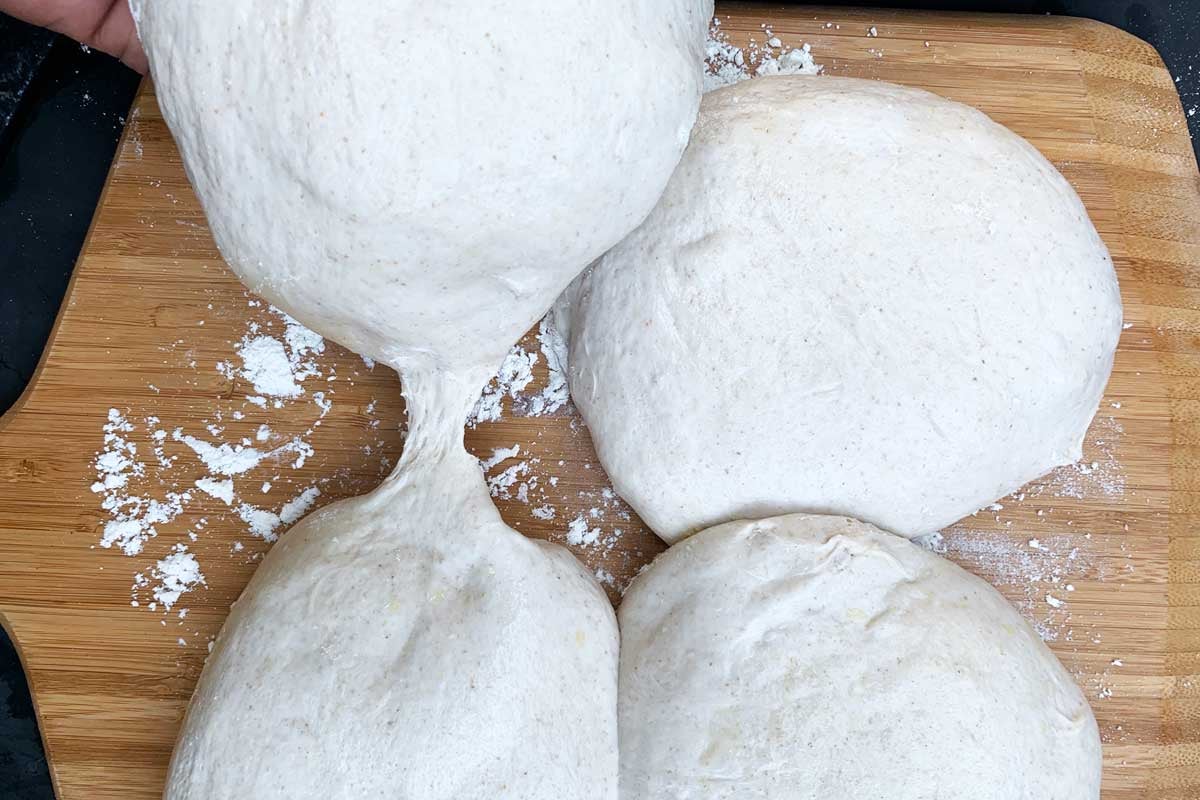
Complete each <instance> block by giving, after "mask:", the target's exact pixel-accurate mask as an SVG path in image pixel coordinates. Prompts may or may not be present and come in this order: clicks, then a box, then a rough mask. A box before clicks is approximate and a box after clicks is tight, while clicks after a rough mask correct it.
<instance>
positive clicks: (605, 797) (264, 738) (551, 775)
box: [164, 451, 618, 800]
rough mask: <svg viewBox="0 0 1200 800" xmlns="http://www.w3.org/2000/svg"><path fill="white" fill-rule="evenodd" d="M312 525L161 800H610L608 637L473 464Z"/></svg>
mask: <svg viewBox="0 0 1200 800" xmlns="http://www.w3.org/2000/svg"><path fill="white" fill-rule="evenodd" d="M455 457H456V458H459V459H461V460H462V461H463V462H465V469H469V470H470V471H472V472H473V473H474V475H470V474H468V473H467V472H465V471H461V475H458V476H457V479H456V480H455V479H453V478H454V476H450V477H451V479H447V476H446V475H445V474H444V473H438V472H437V471H436V470H435V471H431V472H432V473H433V474H432V475H431V478H430V479H429V480H428V481H426V480H425V479H424V478H419V479H418V482H417V484H416V485H413V486H405V487H402V488H401V489H400V490H399V491H396V487H395V483H394V481H396V480H401V481H406V480H408V478H406V477H403V476H402V477H399V478H393V479H391V482H390V484H389V483H385V484H384V487H382V488H381V489H380V490H378V491H377V492H376V493H375V494H373V495H368V496H366V497H362V498H355V499H353V500H348V501H343V502H341V503H337V504H334V505H332V506H330V507H328V508H326V509H323V510H321V511H318V512H317V513H315V514H313V515H310V516H309V517H307V518H306V519H304V520H303V521H302V522H300V523H299V524H298V525H297V526H296V527H295V528H293V529H292V530H291V531H290V532H289V533H288V534H287V535H286V536H284V537H283V538H282V539H281V540H280V541H279V543H278V544H276V545H275V548H274V549H273V550H271V552H270V553H269V554H268V556H267V557H266V558H265V559H264V560H263V563H262V565H261V566H260V567H259V569H258V571H257V572H256V573H255V575H254V578H253V580H252V581H251V582H250V585H249V586H248V587H247V589H246V591H245V592H244V593H243V594H242V597H241V599H239V600H238V602H237V604H236V605H235V606H234V608H233V611H232V613H231V614H230V617H229V619H228V621H227V622H226V623H225V627H224V628H223V629H222V631H221V635H220V637H219V638H218V639H217V643H216V646H215V647H214V649H213V652H212V655H211V656H210V657H209V659H208V663H207V664H206V665H205V668H204V673H203V675H202V677H201V679H200V683H199V685H198V686H197V688H196V693H195V695H194V697H193V699H192V704H191V706H190V708H189V710H188V714H187V717H186V719H185V721H184V726H183V730H182V732H181V734H180V738H179V741H178V744H177V746H176V750H175V755H174V758H173V759H172V763H171V770H170V775H169V779H168V785H167V790H166V793H165V795H164V797H165V798H166V800H241V799H242V798H255V800H363V798H410V800H497V798H522V800H568V799H569V800H615V798H616V786H617V720H616V706H617V647H618V638H617V626H616V619H615V616H614V614H613V610H612V606H611V605H610V603H609V601H608V598H607V597H606V596H605V595H604V593H603V591H602V590H601V589H600V588H599V586H598V585H597V584H596V582H595V580H594V579H593V578H592V577H591V575H589V574H588V573H587V572H586V571H585V570H584V568H583V567H582V566H580V564H579V562H577V561H576V560H575V559H574V558H573V557H572V556H571V555H570V553H568V552H567V551H566V550H564V549H562V548H560V547H557V546H554V545H550V544H547V543H544V542H536V541H533V540H530V539H526V538H525V537H523V536H521V535H520V534H518V533H516V532H514V531H512V530H511V529H509V528H508V527H506V526H505V525H504V524H503V523H502V522H501V520H500V517H499V515H498V514H497V513H496V511H495V508H494V507H493V506H492V504H491V501H490V498H489V497H488V495H487V490H486V488H485V487H484V486H483V485H482V481H481V480H480V479H479V477H478V467H477V466H476V465H475V462H474V459H471V458H470V457H469V456H467V455H466V454H465V453H463V452H461V451H460V452H459V453H458V454H457V456H455Z"/></svg>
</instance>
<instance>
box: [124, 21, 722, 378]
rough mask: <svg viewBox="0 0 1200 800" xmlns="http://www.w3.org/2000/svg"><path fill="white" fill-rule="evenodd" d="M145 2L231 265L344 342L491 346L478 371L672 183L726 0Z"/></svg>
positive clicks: (380, 353)
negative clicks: (716, 2)
mask: <svg viewBox="0 0 1200 800" xmlns="http://www.w3.org/2000/svg"><path fill="white" fill-rule="evenodd" d="M131 5H132V7H133V10H134V14H135V17H136V18H137V20H138V30H139V33H140V36H141V38H142V41H143V44H144V45H145V48H146V51H147V55H148V56H149V59H150V65H151V68H152V71H153V74H154V80H155V87H156V89H157V91H158V98H159V102H160V104H161V106H162V110H163V114H164V115H165V117H166V119H167V122H168V123H169V124H170V126H171V130H172V132H173V133H174V135H175V138H176V141H177V142H178V144H179V148H180V151H181V153H182V155H183V159H184V164H185V166H186V167H187V170H188V174H189V176H190V178H191V180H192V185H193V186H194V187H195V189H196V193H197V194H198V195H199V197H200V200H201V202H202V203H203V205H204V209H205V212H206V213H207V215H208V221H209V224H210V226H211V228H212V231H213V235H214V236H215V238H216V242H217V244H218V246H219V247H220V249H221V253H222V254H223V255H224V256H225V258H226V260H227V261H228V262H229V265H230V266H231V267H232V268H233V270H234V271H235V272H237V273H238V275H239V276H241V277H242V279H243V280H245V281H246V283H247V285H248V286H249V287H250V288H251V289H253V290H254V291H256V292H259V293H260V294H262V295H264V296H265V297H266V298H268V299H269V300H270V301H271V302H272V303H275V304H276V305H278V306H279V307H281V308H283V309H284V310H286V311H287V312H288V313H290V314H292V315H293V316H295V317H296V318H297V319H299V320H300V321H302V322H303V323H304V324H306V325H308V326H309V327H311V328H313V329H315V330H317V331H319V332H320V333H322V334H325V335H326V336H329V337H331V338H333V339H334V340H336V341H338V342H340V343H341V344H343V345H346V346H347V347H349V348H351V349H352V350H355V351H357V352H359V353H362V354H364V355H368V356H371V357H374V358H377V359H380V360H382V361H384V362H386V363H389V364H391V365H392V366H404V365H408V364H410V363H411V362H413V361H427V362H432V363H433V366H437V367H446V368H461V367H463V366H464V364H463V363H461V362H463V361H468V362H470V363H467V364H465V366H468V367H477V366H480V364H483V365H485V366H486V369H485V370H484V373H485V374H484V375H483V377H482V378H481V380H480V383H482V382H483V380H486V378H487V377H488V376H489V375H490V374H491V372H492V371H493V370H494V369H495V367H496V365H497V364H499V363H500V361H501V360H502V359H503V357H504V354H505V353H506V352H507V350H508V348H509V346H510V345H511V344H512V343H513V342H515V341H516V340H517V339H518V338H519V337H520V336H521V334H522V333H524V332H525V330H526V329H527V328H528V327H529V325H531V324H532V323H533V322H534V321H535V320H536V319H537V317H538V316H540V315H541V314H542V313H544V312H545V310H546V309H547V308H548V307H549V305H550V304H551V302H552V301H553V300H554V297H555V296H556V295H557V294H558V293H559V292H560V291H562V289H563V287H564V286H565V285H566V284H567V283H569V282H570V280H571V279H572V278H573V277H575V275H576V274H578V272H579V271H580V270H581V269H583V268H584V267H585V266H586V265H587V264H588V263H589V262H590V261H591V260H592V259H594V258H595V257H597V256H598V255H600V254H601V253H603V252H604V251H605V250H606V249H608V248H609V247H611V246H612V245H613V244H615V243H616V242H617V241H618V240H619V239H620V238H621V237H623V236H624V235H625V234H627V233H628V232H629V231H630V230H632V229H633V228H634V227H635V226H636V225H637V224H638V223H639V222H641V220H642V219H643V218H644V217H645V216H646V214H647V213H649V211H650V209H651V208H652V207H653V205H654V203H655V201H656V200H657V199H658V196H659V195H660V194H661V193H662V190H663V187H664V186H665V185H666V182H667V179H668V178H669V177H670V175H671V170H672V168H673V167H674V166H675V164H676V162H677V161H678V159H679V155H680V153H681V152H682V151H683V148H684V146H685V145H686V143H687V139H688V132H689V131H690V130H691V127H692V123H693V121H694V120H695V117H696V109H697V106H698V105H699V101H700V82H701V74H702V59H703V52H704V38H705V30H706V28H707V24H708V21H709V18H710V16H711V13H712V0H517V1H516V2H480V1H479V0H443V2H437V3H426V2H418V1H417V0H374V1H373V2H352V3H347V2H340V1H338V0H307V1H306V2H299V1H298V0H286V1H283V2H281V0H242V1H241V2H237V3H224V4H222V5H221V7H220V10H219V11H214V8H213V4H212V2H210V0H171V2H158V1H157V0H132V3H131ZM481 354H482V355H481Z"/></svg>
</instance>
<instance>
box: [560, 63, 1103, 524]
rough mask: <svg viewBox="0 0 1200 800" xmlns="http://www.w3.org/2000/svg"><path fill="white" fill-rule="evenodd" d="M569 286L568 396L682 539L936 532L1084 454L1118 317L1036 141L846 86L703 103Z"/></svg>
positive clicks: (628, 485) (872, 89) (923, 100)
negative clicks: (722, 529)
mask: <svg viewBox="0 0 1200 800" xmlns="http://www.w3.org/2000/svg"><path fill="white" fill-rule="evenodd" d="M573 290H574V291H573V292H572V294H573V303H574V305H573V308H572V310H571V322H570V357H571V365H570V384H571V394H572V396H573V398H574V400H575V402H576V404H577V405H578V406H579V408H580V410H581V411H582V413H583V415H584V417H585V418H586V420H587V423H588V426H589V428H590V429H591V432H592V436H593V439H594V441H595V443H596V449H597V452H598V453H599V456H600V460H601V461H602V462H603V464H604V466H605V468H606V469H607V471H608V473H609V475H610V476H611V477H612V480H613V484H614V486H615V487H616V489H617V491H618V492H619V493H620V494H621V496H622V497H624V498H625V499H626V500H627V501H629V503H630V504H631V505H632V506H633V507H634V508H635V509H636V510H637V511H638V513H639V514H640V515H641V516H642V518H643V519H644V520H645V521H646V522H647V523H648V524H649V525H650V527H651V528H653V529H654V531H655V532H656V533H658V534H659V535H660V536H662V537H663V538H664V539H666V540H668V541H676V540H678V539H680V538H681V537H683V536H686V535H687V534H689V533H692V532H694V531H697V530H700V529H703V528H705V527H708V526H710V525H714V524H718V523H721V522H726V521H729V520H731V519H744V518H756V517H763V516H770V515H772V514H781V513H790V512H797V511H801V512H811V513H833V514H844V515H847V516H852V517H855V518H859V519H865V520H867V521H868V522H872V523H874V524H876V525H879V526H880V527H882V528H884V529H886V530H889V531H892V532H895V533H900V534H903V535H906V536H912V535H919V534H924V533H928V532H931V531H934V530H937V529H939V528H941V527H944V526H945V525H948V524H950V523H952V522H954V521H955V520H957V519H959V518H961V517H963V516H965V515H967V514H970V513H971V512H973V511H975V510H977V509H979V508H981V507H983V506H985V505H987V504H988V503H991V502H993V501H994V500H996V499H998V498H1000V497H1003V496H1004V495H1006V494H1008V493H1009V492H1011V491H1013V490H1015V489H1017V488H1019V487H1020V486H1022V485H1023V484H1025V483H1026V482H1028V481H1030V480H1032V479H1034V478H1036V477H1038V476H1039V475H1042V474H1043V473H1045V472H1046V471H1048V470H1050V469H1051V468H1053V467H1055V466H1058V465H1061V464H1065V463H1069V462H1072V461H1075V460H1077V459H1078V458H1079V457H1080V455H1081V443H1082V441H1083V438H1084V434H1085V432H1086V430H1087V427H1088V424H1089V423H1090V421H1091V419H1092V416H1093V415H1094V414H1095V412H1096V408H1097V404H1098V402H1099V399H1100V397H1101V394H1102V392H1103V389H1104V385H1105V383H1106V381H1107V379H1108V375H1109V372H1110V370H1111V367H1112V360H1113V354H1114V351H1115V348H1116V344H1117V339H1118V337H1119V334H1120V330H1121V302H1120V296H1119V293H1118V289H1117V281H1116V276H1115V273H1114V271H1113V265H1112V261H1111V259H1110V258H1109V255H1108V252H1107V251H1106V249H1105V247H1104V244H1103V243H1102V242H1101V240H1100V237H1099V236H1098V235H1097V233H1096V230H1095V228H1094V227H1093V226H1092V223H1091V222H1090V221H1089V219H1088V216H1087V212H1086V211H1085V209H1084V207H1083V204H1082V203H1081V202H1080V200H1079V198H1078V197H1077V196H1076V194H1075V192H1074V191H1073V190H1072V189H1071V187H1070V185H1069V184H1068V183H1067V181H1066V180H1065V179H1064V178H1063V177H1062V176H1061V175H1060V174H1059V173H1058V172H1057V171H1056V170H1055V169H1054V167H1053V166H1052V165H1051V164H1050V163H1049V162H1047V161H1046V159H1045V158H1043V157H1042V156H1041V155H1040V154H1039V153H1038V152H1037V151H1036V150H1035V149H1034V148H1033V147H1032V146H1031V145H1030V144H1028V143H1027V142H1026V141H1025V140H1023V139H1021V138H1020V137H1018V136H1017V135H1015V134H1014V133H1012V132H1010V131H1009V130H1007V129H1006V128H1003V127H1001V126H1000V125H998V124H996V123H995V122H993V121H992V120H990V119H989V118H988V117H986V116H984V115H983V114H981V113H979V112H978V111H975V110H974V109H971V108H968V107H967V106H964V105H960V104H957V103H953V102H950V101H947V100H944V99H942V98H939V97H936V96H935V95H932V94H929V93H927V92H923V91H919V90H916V89H908V88H903V87H900V86H894V85H891V84H886V83H881V82H878V81H866V80H854V79H848V78H830V77H816V78H808V77H772V78H759V79H756V80H752V81H748V82H745V83H741V84H737V85H735V86H732V87H728V88H725V89H720V90H718V91H715V92H712V93H711V94H708V95H707V96H705V98H704V101H703V103H702V106H701V112H700V118H699V121H698V123H697V127H696V130H695V132H694V133H693V135H692V141H691V144H690V145H689V146H688V149H687V151H686V152H685V153H684V156H683V159H682V161H681V162H680V164H679V167H678V168H677V169H676V171H675V175H674V177H672V179H671V182H670V184H669V185H668V187H667V190H666V193H665V194H664V196H663V198H662V200H661V201H660V202H659V204H658V206H657V207H656V208H655V210H654V211H653V212H652V213H651V215H650V217H649V218H648V219H647V220H646V222H645V223H644V224H643V225H642V226H641V227H640V228H638V229H637V230H636V231H635V232H634V233H633V234H631V235H630V236H629V237H628V238H627V239H625V240H624V241H623V242H622V243H621V244H619V245H618V246H617V247H616V248H614V249H613V250H612V251H611V252H609V253H608V254H607V255H605V256H604V257H603V259H601V260H600V262H599V263H598V265H597V266H596V267H595V268H594V269H593V270H591V271H590V272H589V273H588V274H586V275H585V276H584V278H582V279H581V281H580V283H579V284H578V285H577V286H575V287H573Z"/></svg>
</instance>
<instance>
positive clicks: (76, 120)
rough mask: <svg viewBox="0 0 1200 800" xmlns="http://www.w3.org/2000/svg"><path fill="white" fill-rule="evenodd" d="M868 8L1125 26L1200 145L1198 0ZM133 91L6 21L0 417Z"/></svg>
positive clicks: (118, 77) (3, 718) (32, 781)
mask: <svg viewBox="0 0 1200 800" xmlns="http://www.w3.org/2000/svg"><path fill="white" fill-rule="evenodd" d="M826 5H855V4H853V3H839V2H837V0H833V2H830V3H826ZM873 5H876V6H886V7H895V8H905V7H920V8H936V9H953V10H972V11H1009V12H1018V13H1021V12H1028V13H1053V14H1066V15H1072V16H1080V17H1091V18H1093V19H1098V20H1101V21H1103V22H1107V23H1109V24H1111V25H1115V26H1117V27H1119V28H1123V29H1124V30H1127V31H1129V32H1130V33H1132V34H1134V35H1135V36H1138V37H1140V38H1142V39H1145V40H1146V41H1148V42H1150V43H1151V44H1152V45H1154V46H1155V47H1157V48H1158V50H1159V52H1160V53H1161V54H1162V56H1163V60H1164V61H1166V63H1167V66H1168V68H1170V70H1171V74H1172V75H1174V76H1175V79H1176V84H1177V86H1178V87H1179V93H1180V96H1181V97H1182V99H1183V107H1184V109H1185V111H1187V112H1188V113H1189V115H1190V116H1189V118H1188V124H1189V127H1190V129H1191V132H1192V138H1193V140H1194V141H1197V142H1198V143H1200V139H1198V138H1197V136H1198V134H1200V0H1144V2H1130V1H1129V0H1011V1H1010V2H1003V1H997V2H968V1H966V0H961V1H959V2H955V1H954V0H948V1H946V2H927V3H916V2H886V1H885V2H876V3H874V4H873ZM137 85H138V78H137V76H136V75H134V74H133V73H132V72H131V71H129V70H128V69H126V68H125V67H123V66H121V65H120V64H119V63H117V62H116V61H115V60H114V59H111V58H109V57H108V56H105V55H103V54H100V53H95V52H88V51H86V50H85V49H83V48H81V47H80V46H79V45H77V44H75V43H74V42H70V41H68V40H65V39H62V38H61V37H55V36H53V35H51V34H48V33H46V32H45V31H41V30H38V29H36V28H32V27H30V26H28V25H24V24H22V23H18V22H16V21H14V20H12V19H10V18H8V17H5V16H4V15H3V14H0V231H3V236H0V276H2V278H3V279H2V280H0V411H3V410H5V409H7V408H8V407H9V406H10V405H11V404H12V403H13V402H14V401H15V400H16V398H17V396H18V395H19V394H20V392H21V390H22V389H23V388H24V386H25V385H26V383H28V381H29V379H30V377H31V376H32V374H33V371H34V369H35V368H36V366H37V361H38V359H39V357H40V355H41V351H42V347H43V346H44V344H45V342H46V338H47V337H48V335H49V333H50V329H51V327H52V325H53V323H54V317H55V315H56V314H57V312H58V307H59V304H60V303H61V302H62V298H63V294H64V292H65V291H66V287H67V282H68V281H69V280H70V277H71V270H72V268H73V267H74V263H75V258H76V256H77V255H78V253H79V249H80V247H81V246H82V244H83V239H84V236H85V235H86V233H87V229H88V225H89V223H90V222H91V218H92V213H93V211H94V208H95V204H96V201H97V198H98V197H99V195H100V190H101V188H102V186H103V184H104V179H105V176H106V174H107V172H108V166H109V162H110V161H111V160H112V156H113V153H114V151H115V148H116V144H117V139H118V137H119V136H120V133H121V129H122V127H123V126H124V123H125V118H124V114H125V112H126V111H127V110H128V108H129V104H130V102H131V101H132V98H133V93H134V91H135V90H136V88H137ZM53 796H54V795H53V792H52V791H51V788H50V780H49V775H48V773H47V771H46V763H45V759H44V757H43V755H42V749H41V742H40V739H39V738H38V735H37V725H36V722H35V721H34V718H33V706H32V703H31V701H30V697H29V690H28V687H27V686H26V683H25V678H24V675H23V673H22V672H21V666H20V663H19V661H18V659H17V656H16V653H15V651H14V650H13V648H12V646H11V644H10V643H9V641H8V638H7V637H6V636H5V635H3V633H2V632H0V800H51V799H52V798H53Z"/></svg>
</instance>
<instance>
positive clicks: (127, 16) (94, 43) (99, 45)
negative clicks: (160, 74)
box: [0, 0, 148, 74]
mask: <svg viewBox="0 0 1200 800" xmlns="http://www.w3.org/2000/svg"><path fill="white" fill-rule="evenodd" d="M0 11H3V12H4V13H6V14H11V15H12V16H14V17H16V18H17V19H23V20H25V21H26V22H31V23H33V24H34V25H41V26H43V27H46V28H49V29H50V30H52V31H57V32H58V33H62V34H66V35H67V36H70V37H71V38H72V39H75V40H77V41H79V42H82V43H83V44H86V45H88V46H89V47H94V48H96V49H97V50H103V51H104V52H105V53H109V54H110V55H114V56H116V57H117V58H119V59H121V60H122V61H123V62H125V63H126V64H128V65H129V66H130V67H132V68H133V69H135V70H137V71H138V72H140V73H142V74H145V73H146V71H147V69H148V65H147V63H146V54H145V52H143V51H142V43H141V42H140V41H138V37H137V31H136V30H135V29H134V25H133V15H132V14H131V13H130V12H129V0H0Z"/></svg>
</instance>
